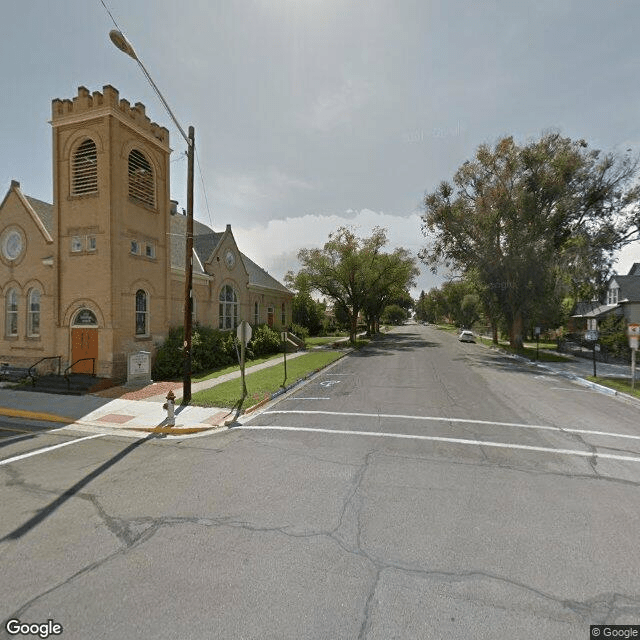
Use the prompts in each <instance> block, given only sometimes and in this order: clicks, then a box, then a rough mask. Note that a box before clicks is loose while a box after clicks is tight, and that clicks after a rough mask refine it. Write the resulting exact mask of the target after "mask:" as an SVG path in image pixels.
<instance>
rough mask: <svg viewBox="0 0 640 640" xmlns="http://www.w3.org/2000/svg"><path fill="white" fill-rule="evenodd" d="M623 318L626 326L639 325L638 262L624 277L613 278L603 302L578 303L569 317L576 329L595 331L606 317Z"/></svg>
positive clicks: (639, 291) (639, 283) (639, 276)
mask: <svg viewBox="0 0 640 640" xmlns="http://www.w3.org/2000/svg"><path fill="white" fill-rule="evenodd" d="M611 314H615V315H617V316H624V318H625V320H626V322H627V324H629V323H640V262H636V263H635V264H634V265H633V266H632V267H631V269H630V270H629V273H628V274H627V275H626V276H618V275H616V276H613V277H612V278H611V279H610V280H609V283H608V286H607V292H606V295H605V297H604V299H603V300H601V301H595V302H579V303H578V304H577V305H576V308H575V309H574V312H573V315H572V316H571V318H572V320H573V321H574V326H575V327H576V328H579V329H582V330H586V331H590V330H597V329H598V326H599V323H600V322H601V321H602V320H604V319H605V318H606V317H607V316H609V315H611Z"/></svg>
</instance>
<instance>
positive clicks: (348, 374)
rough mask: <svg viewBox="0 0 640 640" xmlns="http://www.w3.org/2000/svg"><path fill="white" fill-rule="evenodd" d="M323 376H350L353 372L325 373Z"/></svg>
mask: <svg viewBox="0 0 640 640" xmlns="http://www.w3.org/2000/svg"><path fill="white" fill-rule="evenodd" d="M324 375H325V376H352V375H353V373H325V374H324Z"/></svg>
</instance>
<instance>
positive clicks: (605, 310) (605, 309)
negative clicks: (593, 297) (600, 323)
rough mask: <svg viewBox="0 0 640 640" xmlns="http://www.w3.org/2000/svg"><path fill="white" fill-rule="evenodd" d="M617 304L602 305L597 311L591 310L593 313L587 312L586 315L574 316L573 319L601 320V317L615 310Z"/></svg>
mask: <svg viewBox="0 0 640 640" xmlns="http://www.w3.org/2000/svg"><path fill="white" fill-rule="evenodd" d="M617 306H618V305H617V304H602V305H600V306H599V307H596V308H595V309H591V311H587V312H585V313H581V314H576V315H572V316H571V317H572V318H599V317H600V316H604V315H606V314H607V313H609V312H610V311H612V310H613V309H615V308H616V307H617Z"/></svg>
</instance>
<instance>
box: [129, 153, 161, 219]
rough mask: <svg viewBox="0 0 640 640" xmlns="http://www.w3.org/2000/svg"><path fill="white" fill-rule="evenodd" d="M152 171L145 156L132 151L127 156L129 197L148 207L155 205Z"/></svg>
mask: <svg viewBox="0 0 640 640" xmlns="http://www.w3.org/2000/svg"><path fill="white" fill-rule="evenodd" d="M154 192H155V185H154V181H153V170H152V168H151V165H150V164H149V161H148V160H147V158H146V157H145V155H144V154H143V153H142V152H141V151H138V150H137V149H134V150H133V151H132V152H131V153H130V154H129V197H130V198H131V199H132V200H136V201H137V202H141V203H143V204H146V205H148V206H150V207H154V206H155V204H156V199H155V193H154Z"/></svg>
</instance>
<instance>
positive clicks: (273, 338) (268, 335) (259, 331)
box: [248, 324, 281, 358]
mask: <svg viewBox="0 0 640 640" xmlns="http://www.w3.org/2000/svg"><path fill="white" fill-rule="evenodd" d="M280 342H281V340H280V334H279V333H278V332H277V331H275V330H274V329H271V327H269V325H267V324H261V325H259V326H257V327H254V328H253V333H252V337H251V340H250V342H249V345H248V347H249V349H250V351H251V356H250V357H252V358H259V357H260V356H266V355H269V354H271V353H278V352H279V351H280Z"/></svg>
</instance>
